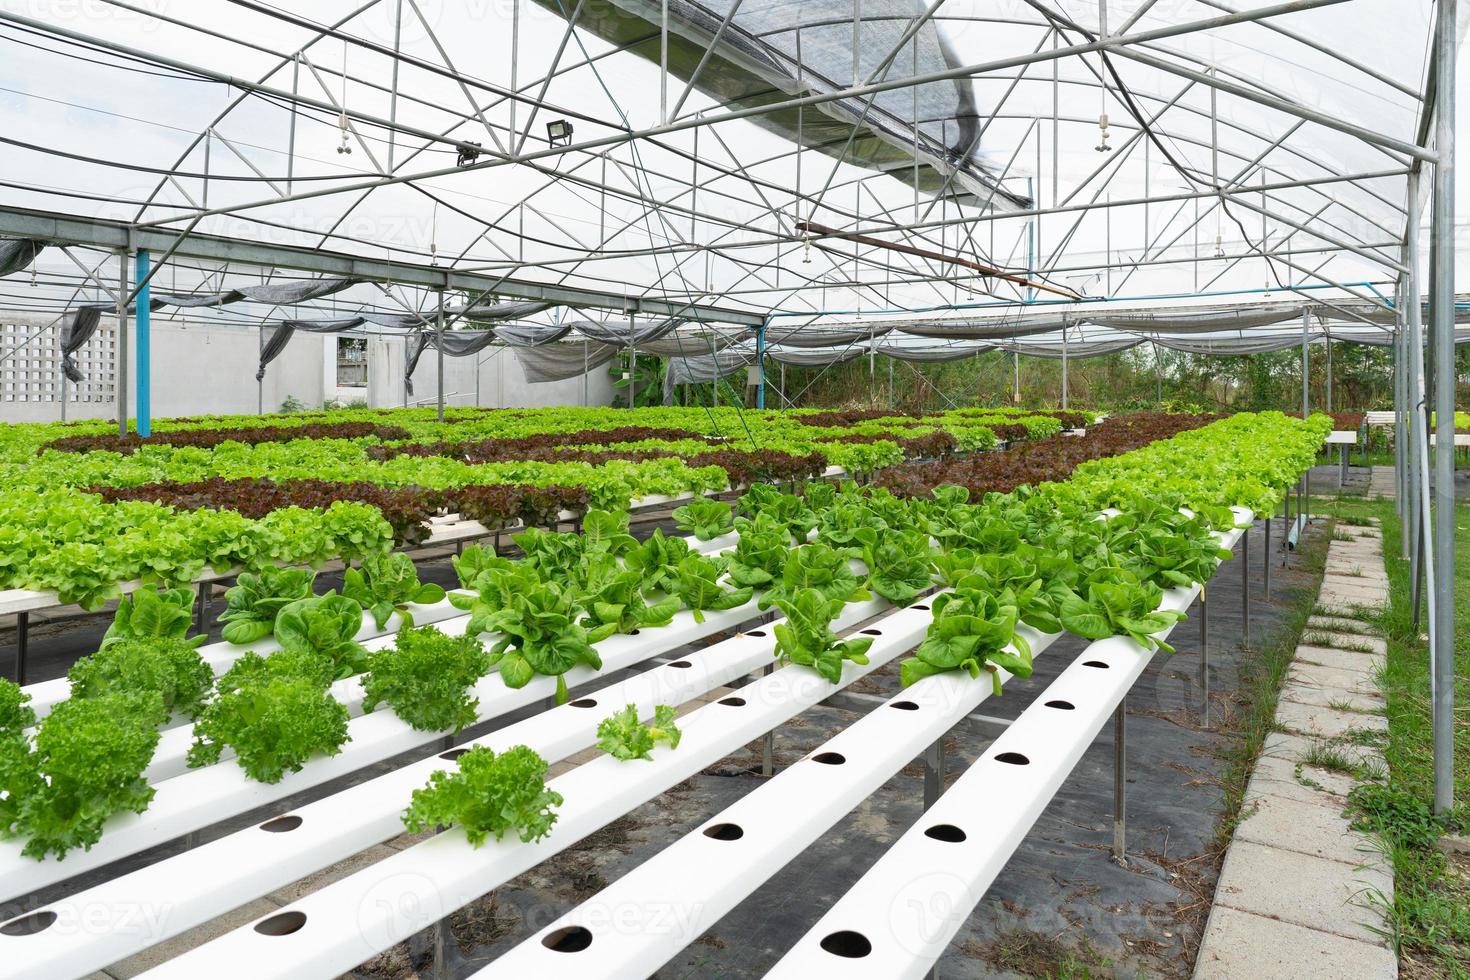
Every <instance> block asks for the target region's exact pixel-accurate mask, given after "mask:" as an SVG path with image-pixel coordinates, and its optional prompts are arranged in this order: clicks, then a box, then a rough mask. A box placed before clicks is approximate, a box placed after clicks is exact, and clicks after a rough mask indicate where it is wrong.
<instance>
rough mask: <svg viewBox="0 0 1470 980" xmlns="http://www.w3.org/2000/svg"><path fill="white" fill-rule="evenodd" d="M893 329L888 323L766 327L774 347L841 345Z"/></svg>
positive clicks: (769, 340) (865, 339) (768, 337)
mask: <svg viewBox="0 0 1470 980" xmlns="http://www.w3.org/2000/svg"><path fill="white" fill-rule="evenodd" d="M892 329H893V326H892V324H887V323H853V324H844V325H841V326H827V325H826V324H812V325H810V326H793V327H786V326H776V325H772V326H769V327H767V328H766V343H767V344H769V345H771V346H772V347H841V346H845V345H847V344H855V343H857V342H858V341H863V342H866V341H867V340H868V339H869V338H870V337H881V336H883V335H884V334H886V333H888V332H889V331H890V330H892Z"/></svg>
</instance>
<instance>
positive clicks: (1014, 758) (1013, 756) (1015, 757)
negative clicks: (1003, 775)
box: [995, 752, 1031, 766]
mask: <svg viewBox="0 0 1470 980" xmlns="http://www.w3.org/2000/svg"><path fill="white" fill-rule="evenodd" d="M995 761H996V762H1004V763H1005V764H1006V765H1008V766H1029V765H1031V760H1030V759H1028V758H1026V757H1025V756H1024V755H1022V754H1021V753H1019V752H1002V753H1001V754H1000V755H998V756H996V757H995Z"/></svg>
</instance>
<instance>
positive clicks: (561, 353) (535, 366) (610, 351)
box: [515, 340, 623, 384]
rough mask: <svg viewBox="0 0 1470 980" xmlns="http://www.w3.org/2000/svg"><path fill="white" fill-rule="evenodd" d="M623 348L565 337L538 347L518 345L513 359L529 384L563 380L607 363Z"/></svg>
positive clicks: (579, 375)
mask: <svg viewBox="0 0 1470 980" xmlns="http://www.w3.org/2000/svg"><path fill="white" fill-rule="evenodd" d="M622 349H623V348H622V347H620V346H618V345H616V344H602V343H598V342H597V341H595V340H568V341H563V342H561V343H557V344H543V345H542V346H540V347H528V348H518V349H517V350H516V352H515V354H516V361H517V362H519V364H520V366H521V370H522V371H523V372H525V375H526V380H527V381H528V382H530V383H531V384H543V383H545V382H548V381H566V380H567V379H569V378H577V377H581V376H582V375H583V374H586V373H587V372H588V371H591V370H593V369H595V368H600V367H602V366H603V365H605V364H609V363H611V361H612V359H613V358H614V357H617V355H618V351H620V350H622Z"/></svg>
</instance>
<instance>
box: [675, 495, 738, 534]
mask: <svg viewBox="0 0 1470 980" xmlns="http://www.w3.org/2000/svg"><path fill="white" fill-rule="evenodd" d="M674 520H675V521H676V522H677V523H678V525H679V530H681V531H684V532H686V533H689V534H693V535H694V536H695V537H696V538H698V539H699V540H700V541H711V540H713V539H715V538H718V537H719V536H720V535H722V534H729V533H730V532H731V531H732V530H734V528H735V516H734V514H732V513H731V511H730V507H729V505H727V504H726V503H724V501H720V500H710V499H708V498H705V499H700V500H691V501H690V502H689V503H687V504H685V505H684V506H682V507H679V508H677V509H676V510H675V511H674Z"/></svg>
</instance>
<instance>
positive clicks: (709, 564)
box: [674, 554, 755, 623]
mask: <svg viewBox="0 0 1470 980" xmlns="http://www.w3.org/2000/svg"><path fill="white" fill-rule="evenodd" d="M725 567H726V562H725V560H724V559H723V558H711V557H708V556H706V555H693V554H692V555H686V556H685V557H684V560H683V561H681V562H679V578H678V581H677V583H676V584H675V586H674V593H675V594H676V595H677V596H678V597H679V601H680V602H682V603H683V604H684V606H685V607H686V608H687V609H689V611H690V612H692V613H694V621H695V622H696V623H702V622H704V614H705V612H706V611H710V612H714V611H716V610H721V609H734V608H735V607H737V606H743V605H745V604H746V603H747V602H749V601H750V600H751V597H752V596H753V595H754V594H755V590H754V589H752V588H751V587H750V586H748V585H746V586H741V587H737V588H731V589H727V588H726V587H725V586H724V585H722V584H721V583H720V579H721V578H722V577H723V576H724V574H725Z"/></svg>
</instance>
